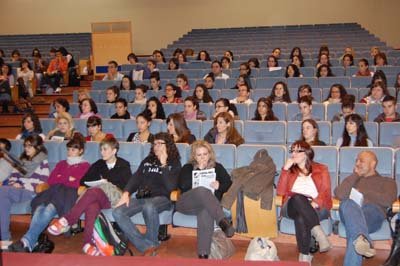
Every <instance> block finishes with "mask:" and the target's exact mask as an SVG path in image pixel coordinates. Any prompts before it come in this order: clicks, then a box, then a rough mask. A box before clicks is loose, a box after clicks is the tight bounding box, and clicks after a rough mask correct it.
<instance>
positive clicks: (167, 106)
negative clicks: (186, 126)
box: [162, 103, 178, 118]
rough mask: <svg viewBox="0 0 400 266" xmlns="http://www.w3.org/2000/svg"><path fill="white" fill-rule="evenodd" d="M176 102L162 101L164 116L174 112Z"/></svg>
mask: <svg viewBox="0 0 400 266" xmlns="http://www.w3.org/2000/svg"><path fill="white" fill-rule="evenodd" d="M177 105H178V104H176V103H163V105H162V106H163V108H164V112H165V117H166V118H167V117H168V116H169V115H170V114H173V113H176V108H177Z"/></svg>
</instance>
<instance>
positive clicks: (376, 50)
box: [370, 46, 381, 59]
mask: <svg viewBox="0 0 400 266" xmlns="http://www.w3.org/2000/svg"><path fill="white" fill-rule="evenodd" d="M380 52H381V50H380V49H379V47H378V46H372V47H371V52H370V54H371V58H372V59H373V58H375V56H376V55H377V54H379V53H380Z"/></svg>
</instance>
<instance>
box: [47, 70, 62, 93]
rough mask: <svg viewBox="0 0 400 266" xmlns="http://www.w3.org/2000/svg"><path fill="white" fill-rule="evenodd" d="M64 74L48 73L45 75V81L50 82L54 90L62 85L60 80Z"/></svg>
mask: <svg viewBox="0 0 400 266" xmlns="http://www.w3.org/2000/svg"><path fill="white" fill-rule="evenodd" d="M61 78H62V75H61V73H56V74H52V75H49V74H46V75H45V76H44V83H45V84H48V85H49V86H50V87H51V88H53V89H54V90H55V89H57V88H58V87H60V81H61Z"/></svg>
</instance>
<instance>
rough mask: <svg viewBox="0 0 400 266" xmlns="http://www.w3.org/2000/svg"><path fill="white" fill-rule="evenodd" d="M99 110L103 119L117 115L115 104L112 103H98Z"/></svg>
mask: <svg viewBox="0 0 400 266" xmlns="http://www.w3.org/2000/svg"><path fill="white" fill-rule="evenodd" d="M97 110H98V114H100V116H101V117H102V118H110V116H112V115H113V114H114V113H115V107H114V104H111V103H98V104H97Z"/></svg>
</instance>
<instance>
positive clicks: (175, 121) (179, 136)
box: [166, 113, 196, 144]
mask: <svg viewBox="0 0 400 266" xmlns="http://www.w3.org/2000/svg"><path fill="white" fill-rule="evenodd" d="M166 122H167V131H168V133H169V134H170V135H171V136H172V138H173V140H174V142H175V143H188V144H192V143H193V142H194V141H195V140H196V137H195V136H194V135H193V134H192V132H190V129H189V128H188V126H187V124H186V121H185V118H184V117H183V115H182V114H180V113H174V114H170V115H169V116H168V117H167V121H166Z"/></svg>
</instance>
